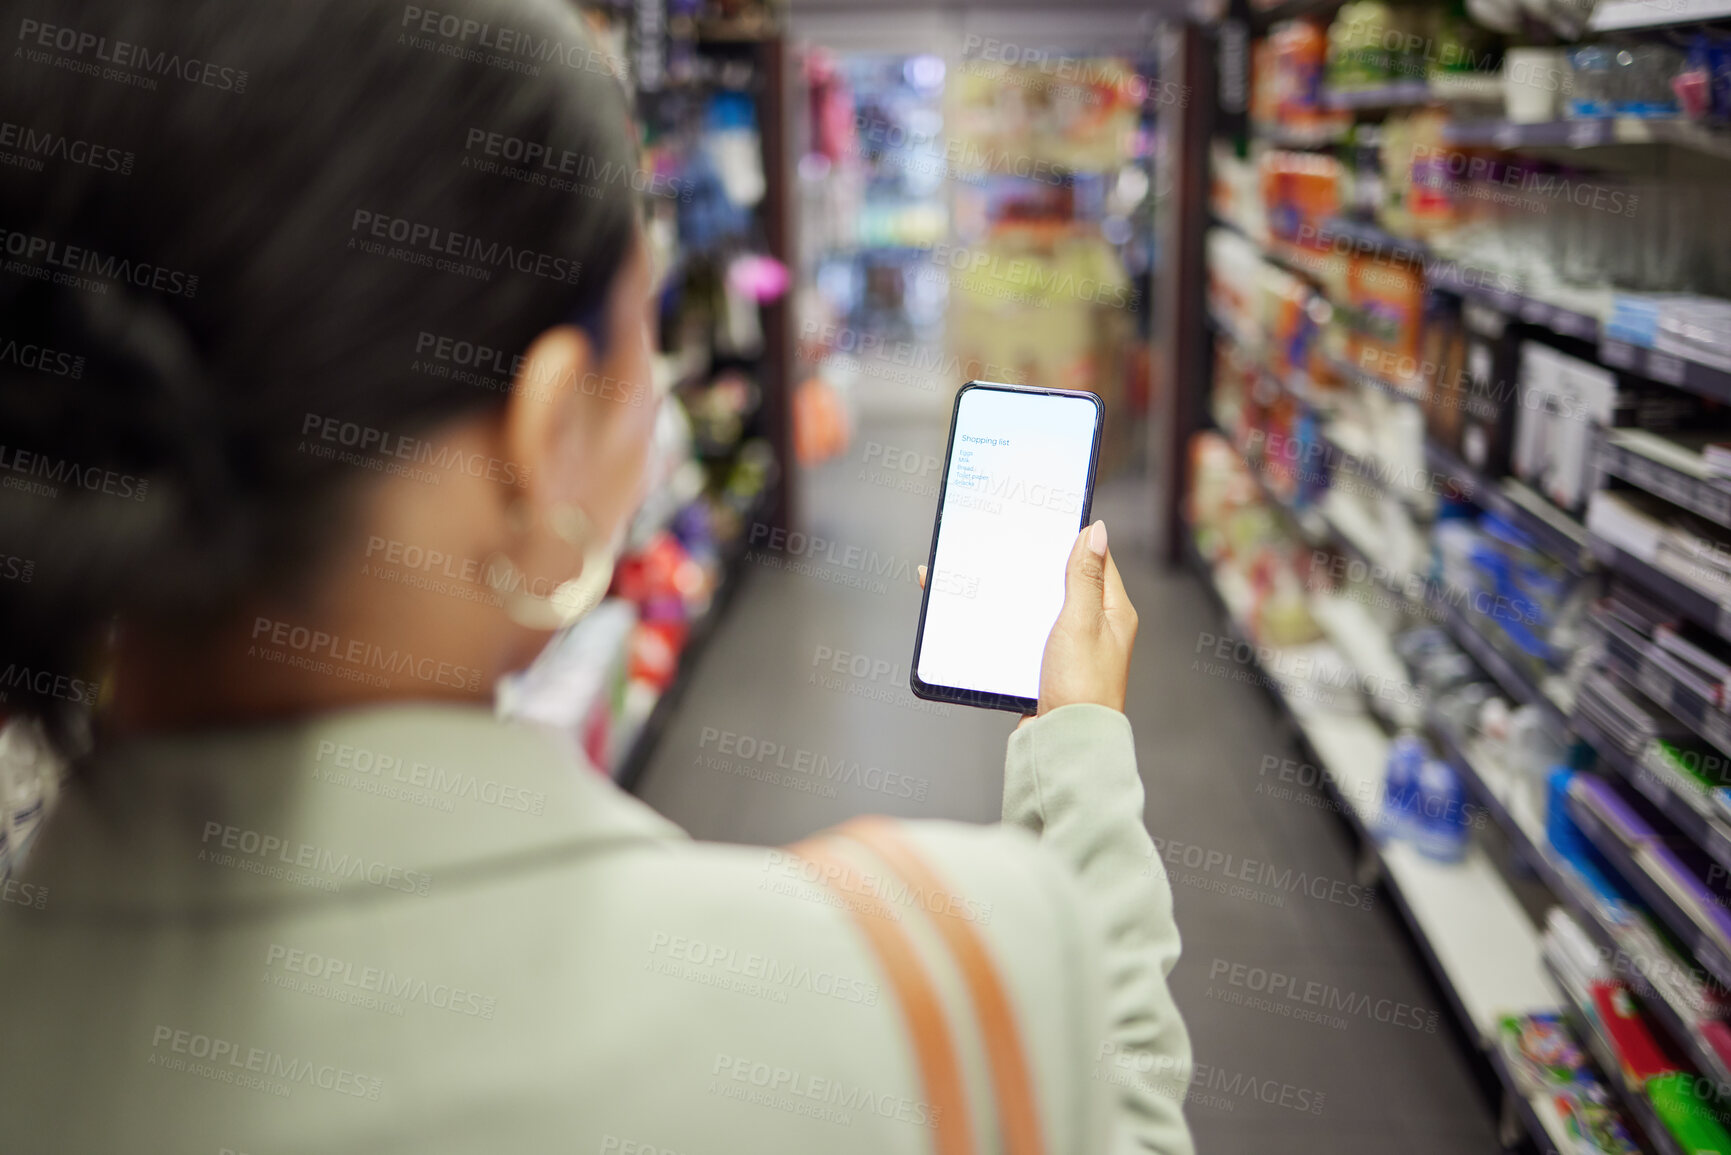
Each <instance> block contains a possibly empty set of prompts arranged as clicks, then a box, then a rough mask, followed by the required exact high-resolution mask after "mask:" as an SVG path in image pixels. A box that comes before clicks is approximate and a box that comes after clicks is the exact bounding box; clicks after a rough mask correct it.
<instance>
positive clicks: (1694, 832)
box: [1569, 715, 1731, 869]
mask: <svg viewBox="0 0 1731 1155" xmlns="http://www.w3.org/2000/svg"><path fill="white" fill-rule="evenodd" d="M1569 725H1570V727H1571V728H1572V729H1573V730H1574V732H1575V733H1576V734H1578V735H1579V736H1580V737H1581V738H1582V739H1584V740H1585V741H1586V743H1587V744H1588V745H1589V746H1591V747H1592V748H1593V750H1594V752H1595V753H1597V754H1598V756H1599V761H1601V762H1603V763H1604V764H1606V765H1607V766H1609V767H1611V769H1613V770H1615V771H1616V772H1617V774H1618V776H1619V777H1621V778H1622V779H1623V780H1624V781H1625V782H1627V783H1628V784H1629V785H1630V786H1632V787H1633V788H1634V789H1635V790H1636V791H1638V792H1639V793H1640V795H1641V796H1642V797H1643V798H1645V799H1646V800H1647V801H1648V802H1651V803H1652V804H1653V806H1654V808H1656V809H1657V810H1658V811H1659V813H1661V814H1663V815H1664V816H1665V817H1666V818H1668V819H1669V820H1670V821H1671V823H1672V824H1673V825H1674V826H1676V827H1677V829H1678V830H1680V831H1681V832H1682V833H1683V834H1684V835H1685V836H1686V837H1687V838H1688V839H1689V840H1690V841H1691V842H1693V843H1694V844H1695V845H1697V846H1699V847H1700V848H1701V849H1702V850H1705V851H1706V852H1707V854H1708V855H1709V856H1710V857H1711V858H1712V859H1713V860H1714V861H1715V862H1717V863H1719V864H1720V865H1721V866H1724V867H1726V868H1727V869H1731V831H1727V830H1726V829H1725V827H1723V826H1721V825H1720V824H1719V823H1717V822H1715V821H1713V820H1712V819H1711V818H1708V817H1707V816H1706V815H1705V814H1703V813H1701V812H1700V811H1699V810H1697V809H1695V807H1694V806H1692V805H1690V804H1689V801H1688V799H1686V798H1684V797H1683V796H1682V795H1681V794H1679V793H1678V792H1677V791H1675V790H1673V789H1672V788H1671V786H1670V784H1669V783H1667V782H1666V781H1665V779H1663V778H1662V777H1660V776H1659V775H1658V774H1655V773H1654V772H1653V771H1651V770H1649V769H1647V767H1645V766H1643V765H1641V761H1640V759H1639V758H1636V757H1634V756H1632V755H1630V754H1629V753H1628V752H1627V751H1626V750H1624V749H1622V748H1621V747H1620V746H1618V745H1617V743H1616V742H1614V741H1613V740H1612V739H1611V737H1610V735H1608V734H1606V733H1605V732H1604V731H1603V730H1602V729H1600V728H1599V727H1598V726H1597V725H1595V724H1594V723H1593V722H1591V721H1590V720H1588V719H1586V718H1583V717H1581V716H1579V715H1576V716H1575V717H1574V718H1572V719H1570V722H1569Z"/></svg>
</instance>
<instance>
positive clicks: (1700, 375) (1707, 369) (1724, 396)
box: [1599, 337, 1731, 401]
mask: <svg viewBox="0 0 1731 1155" xmlns="http://www.w3.org/2000/svg"><path fill="white" fill-rule="evenodd" d="M1599 360H1601V361H1603V362H1604V363H1605V364H1607V365H1609V366H1611V367H1612V368H1613V369H1623V370H1626V371H1628V372H1630V373H1635V374H1638V375H1639V376H1642V377H1648V378H1651V379H1652V380H1654V381H1657V382H1659V383H1660V384H1661V385H1672V386H1675V387H1676V388H1678V389H1682V390H1685V391H1687V392H1690V393H1694V394H1697V395H1698V396H1701V397H1707V398H1710V399H1712V400H1714V401H1731V373H1727V372H1726V371H1725V370H1723V369H1715V368H1714V367H1713V366H1711V365H1703V364H1702V363H1701V362H1699V361H1690V360H1687V359H1685V358H1683V357H1674V356H1672V355H1671V354H1670V353H1662V352H1660V351H1659V350H1657V349H1648V348H1646V347H1644V346H1641V345H1631V344H1629V343H1628V342H1626V341H1616V340H1612V339H1611V338H1608V337H1607V338H1606V339H1605V340H1603V341H1601V342H1599Z"/></svg>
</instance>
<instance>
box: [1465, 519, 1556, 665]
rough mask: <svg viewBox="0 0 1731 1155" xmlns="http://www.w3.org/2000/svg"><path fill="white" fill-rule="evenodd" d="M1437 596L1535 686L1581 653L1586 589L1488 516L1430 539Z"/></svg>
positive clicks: (1506, 525)
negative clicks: (1460, 610)
mask: <svg viewBox="0 0 1731 1155" xmlns="http://www.w3.org/2000/svg"><path fill="white" fill-rule="evenodd" d="M1432 541H1433V542H1434V544H1435V548H1436V564H1437V576H1438V580H1439V581H1440V582H1441V584H1442V587H1443V590H1444V593H1445V595H1446V596H1449V597H1451V598H1454V599H1458V600H1459V601H1460V602H1461V604H1463V605H1465V606H1467V607H1468V608H1469V609H1470V610H1471V611H1473V612H1471V613H1469V614H1467V615H1465V620H1466V622H1467V623H1468V626H1467V628H1472V629H1475V630H1476V631H1477V632H1478V633H1479V634H1480V635H1481V636H1483V637H1484V638H1485V640H1486V641H1487V642H1489V643H1490V644H1491V645H1492V647H1493V648H1494V649H1496V650H1497V651H1498V652H1499V653H1501V654H1502V655H1503V657H1504V658H1505V659H1506V660H1508V661H1510V662H1512V663H1513V664H1514V665H1515V666H1516V667H1518V668H1520V669H1521V670H1523V671H1525V673H1526V675H1527V676H1528V677H1530V678H1531V679H1532V680H1533V681H1534V682H1541V681H1543V680H1545V679H1546V678H1548V677H1551V676H1553V675H1558V674H1560V673H1561V672H1562V671H1563V670H1564V669H1565V668H1566V667H1567V666H1568V664H1569V660H1570V658H1571V656H1572V655H1573V654H1574V652H1575V650H1576V649H1577V648H1578V646H1579V645H1580V641H1581V627H1582V624H1583V621H1584V618H1585V613H1586V606H1587V587H1586V585H1585V584H1584V583H1582V582H1580V581H1579V580H1578V579H1576V578H1575V577H1574V576H1573V575H1571V574H1570V573H1569V571H1568V570H1567V569H1566V568H1565V567H1563V566H1562V565H1560V564H1558V563H1557V562H1556V561H1555V560H1554V559H1553V558H1551V557H1550V556H1549V555H1547V554H1545V553H1544V552H1543V551H1541V550H1540V549H1539V548H1538V547H1537V545H1536V544H1535V543H1534V542H1533V540H1532V539H1531V538H1530V537H1528V536H1527V535H1526V534H1524V533H1522V532H1521V531H1520V530H1519V529H1517V528H1516V527H1515V526H1513V525H1511V524H1509V523H1508V522H1507V521H1506V520H1504V519H1503V518H1501V517H1499V516H1497V515H1495V514H1485V515H1483V516H1482V517H1480V518H1479V519H1478V520H1477V521H1476V522H1473V521H1469V520H1467V519H1464V518H1455V517H1450V518H1445V519H1443V520H1440V521H1438V522H1437V525H1436V528H1435V530H1434V532H1433V534H1432Z"/></svg>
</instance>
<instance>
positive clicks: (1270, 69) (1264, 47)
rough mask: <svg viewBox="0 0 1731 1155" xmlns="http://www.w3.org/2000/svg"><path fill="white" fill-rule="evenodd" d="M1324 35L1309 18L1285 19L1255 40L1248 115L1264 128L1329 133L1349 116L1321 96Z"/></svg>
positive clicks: (1326, 48)
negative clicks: (1333, 107) (1330, 106)
mask: <svg viewBox="0 0 1731 1155" xmlns="http://www.w3.org/2000/svg"><path fill="white" fill-rule="evenodd" d="M1328 54H1329V42H1328V35H1327V33H1325V32H1324V31H1323V28H1322V25H1321V23H1320V22H1318V21H1316V20H1314V19H1310V18H1299V19H1296V20H1283V21H1281V22H1279V23H1278V24H1275V25H1274V26H1273V27H1272V28H1270V29H1269V32H1268V36H1267V38H1266V39H1263V40H1260V41H1258V42H1257V44H1256V48H1255V52H1254V56H1253V58H1252V61H1251V70H1250V119H1251V121H1252V122H1253V123H1255V124H1257V125H1259V126H1261V127H1264V128H1267V129H1275V128H1288V129H1292V130H1294V131H1296V132H1300V133H1306V134H1312V133H1318V134H1321V133H1329V132H1331V131H1333V130H1338V129H1341V128H1344V127H1345V125H1346V123H1347V121H1348V120H1349V117H1348V115H1347V114H1346V113H1344V112H1342V111H1339V110H1336V109H1331V108H1329V107H1328V106H1327V104H1326V103H1325V101H1324V88H1323V77H1324V73H1325V71H1326V68H1327V64H1328Z"/></svg>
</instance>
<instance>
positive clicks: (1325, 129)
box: [1250, 124, 1347, 149]
mask: <svg viewBox="0 0 1731 1155" xmlns="http://www.w3.org/2000/svg"><path fill="white" fill-rule="evenodd" d="M1346 129H1347V126H1346V125H1344V124H1320V125H1317V126H1315V127H1314V128H1299V127H1297V126H1296V125H1290V124H1262V125H1254V126H1252V127H1251V130H1250V135H1251V136H1252V137H1254V138H1255V139H1256V140H1259V141H1262V142H1263V143H1265V144H1268V145H1271V146H1273V147H1274V148H1291V149H1310V148H1329V147H1332V146H1333V145H1337V144H1339V143H1340V142H1341V141H1343V140H1345V139H1346Z"/></svg>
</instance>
